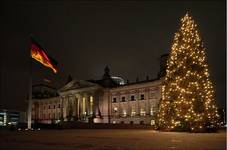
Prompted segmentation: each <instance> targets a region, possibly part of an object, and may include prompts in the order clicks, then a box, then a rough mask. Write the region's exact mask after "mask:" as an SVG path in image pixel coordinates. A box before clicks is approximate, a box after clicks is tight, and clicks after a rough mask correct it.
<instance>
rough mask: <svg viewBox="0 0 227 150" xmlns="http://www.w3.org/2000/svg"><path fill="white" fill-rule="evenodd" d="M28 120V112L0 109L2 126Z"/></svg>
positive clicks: (0, 123) (0, 124)
mask: <svg viewBox="0 0 227 150" xmlns="http://www.w3.org/2000/svg"><path fill="white" fill-rule="evenodd" d="M25 121H26V112H22V111H16V110H6V109H0V126H7V125H17V124H18V123H24V122H25Z"/></svg>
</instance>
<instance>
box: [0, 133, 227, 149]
mask: <svg viewBox="0 0 227 150" xmlns="http://www.w3.org/2000/svg"><path fill="white" fill-rule="evenodd" d="M0 137H1V140H0V149H1V150H225V149H226V132H225V131H224V130H223V131H219V132H218V133H183V132H180V133H179V132H159V131H155V130H138V129H137V130H135V129H134V130H132V129H66V130H42V129H41V130H40V131H0Z"/></svg>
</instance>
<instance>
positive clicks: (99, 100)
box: [32, 80, 161, 124]
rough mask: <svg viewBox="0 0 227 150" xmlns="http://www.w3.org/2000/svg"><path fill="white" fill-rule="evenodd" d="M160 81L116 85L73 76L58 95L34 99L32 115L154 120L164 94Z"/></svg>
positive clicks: (112, 120) (38, 118) (45, 119)
mask: <svg viewBox="0 0 227 150" xmlns="http://www.w3.org/2000/svg"><path fill="white" fill-rule="evenodd" d="M160 92H161V81H160V80H154V81H151V80H148V81H142V82H137V83H131V84H126V85H122V86H118V87H114V88H104V87H102V86H100V85H99V84H96V83H92V82H88V81H83V80H72V81H71V82H69V83H68V84H66V85H65V86H64V87H63V88H61V89H60V90H58V94H59V96H55V97H50V98H43V99H33V107H32V110H33V111H32V118H33V120H34V121H36V122H40V123H57V122H59V121H60V120H63V121H76V120H77V121H82V122H95V123H131V124H151V123H152V122H153V121H154V116H155V113H156V111H157V107H158V102H159V100H160V98H161V93H160Z"/></svg>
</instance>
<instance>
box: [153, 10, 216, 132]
mask: <svg viewBox="0 0 227 150" xmlns="http://www.w3.org/2000/svg"><path fill="white" fill-rule="evenodd" d="M209 76H210V74H209V72H208V65H207V61H206V55H205V48H204V46H203V43H202V40H201V38H200V35H199V31H198V30H197V25H196V24H195V22H194V20H193V19H192V17H191V16H189V14H188V13H187V14H186V15H185V16H184V17H183V18H182V19H181V27H180V29H179V31H178V32H177V33H175V37H174V41H173V45H172V48H171V53H170V55H169V59H168V61H167V70H166V77H165V79H164V83H163V86H162V100H161V102H160V109H159V113H158V116H157V127H158V128H159V129H163V130H167V131H193V132H200V131H201V132H204V131H206V129H208V128H216V127H217V126H218V118H219V115H218V112H217V107H216V104H215V100H214V90H213V85H212V82H211V81H210V77H209Z"/></svg>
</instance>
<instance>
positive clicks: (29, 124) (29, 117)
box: [27, 50, 32, 130]
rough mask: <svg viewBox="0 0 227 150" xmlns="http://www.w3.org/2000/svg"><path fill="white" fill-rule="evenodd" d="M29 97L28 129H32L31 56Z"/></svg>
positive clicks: (30, 64)
mask: <svg viewBox="0 0 227 150" xmlns="http://www.w3.org/2000/svg"><path fill="white" fill-rule="evenodd" d="M30 51H31V50H30ZM29 57H30V58H29V97H28V122H27V123H28V126H27V129H28V130H30V129H31V124H32V58H31V54H30V56H29Z"/></svg>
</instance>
